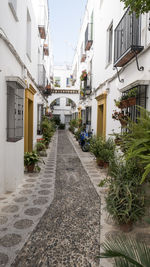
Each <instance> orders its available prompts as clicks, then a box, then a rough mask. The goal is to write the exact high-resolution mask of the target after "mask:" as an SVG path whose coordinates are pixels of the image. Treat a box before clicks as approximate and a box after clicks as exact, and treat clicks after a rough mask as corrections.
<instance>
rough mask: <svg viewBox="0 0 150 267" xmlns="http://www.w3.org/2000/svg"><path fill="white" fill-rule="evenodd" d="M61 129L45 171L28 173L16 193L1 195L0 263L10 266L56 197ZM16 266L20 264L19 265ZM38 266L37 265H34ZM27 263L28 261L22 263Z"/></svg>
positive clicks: (2, 266) (42, 167)
mask: <svg viewBox="0 0 150 267" xmlns="http://www.w3.org/2000/svg"><path fill="white" fill-rule="evenodd" d="M56 155H57V133H56V134H55V136H54V137H53V139H52V142H51V144H50V148H49V149H48V157H47V158H43V159H44V161H45V165H44V164H41V166H40V167H41V172H40V173H39V174H38V173H33V174H25V179H24V181H23V182H22V184H21V185H20V186H19V187H18V188H17V190H16V191H15V192H14V193H11V192H9V193H7V194H4V195H1V197H0V267H10V266H11V264H12V262H13V261H14V259H15V258H16V255H17V254H18V253H19V251H20V249H21V248H22V247H23V246H24V244H25V242H26V241H27V239H28V238H29V236H30V234H31V233H32V231H33V229H34V228H35V227H36V225H37V224H38V222H39V221H40V219H41V217H42V216H43V214H44V212H45V211H46V209H47V208H48V207H49V206H50V204H51V202H52V200H53V198H54V186H55V172H56ZM15 266H16V265H15ZM31 266H32V267H36V266H35V265H31ZM21 267H24V265H21Z"/></svg>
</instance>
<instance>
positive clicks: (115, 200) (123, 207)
mask: <svg viewBox="0 0 150 267" xmlns="http://www.w3.org/2000/svg"><path fill="white" fill-rule="evenodd" d="M111 163H112V162H111ZM110 168H111V171H110V172H109V173H110V175H111V178H110V179H109V190H108V194H107V196H106V209H107V211H108V212H109V213H110V215H112V217H113V219H114V220H115V221H117V222H118V223H119V224H126V223H129V222H136V221H137V220H138V219H140V218H141V217H142V216H143V215H144V214H145V197H144V190H143V187H142V186H140V184H139V182H140V179H141V175H140V173H139V171H138V168H137V165H136V163H135V162H133V161H132V162H131V161H127V162H123V161H120V160H119V159H116V160H114V161H113V164H112V165H111V164H110Z"/></svg>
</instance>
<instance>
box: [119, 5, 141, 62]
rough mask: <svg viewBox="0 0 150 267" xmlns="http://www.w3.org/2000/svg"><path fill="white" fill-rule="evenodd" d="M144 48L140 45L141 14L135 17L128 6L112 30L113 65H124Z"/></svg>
mask: <svg viewBox="0 0 150 267" xmlns="http://www.w3.org/2000/svg"><path fill="white" fill-rule="evenodd" d="M143 49H144V46H141V16H139V17H136V14H135V12H133V13H131V12H130V9H129V8H128V9H127V10H126V12H125V14H124V15H123V17H122V18H121V20H120V22H119V24H118V25H117V27H116V28H115V31H114V67H123V66H125V65H126V64H127V63H128V62H129V61H130V60H131V59H132V58H134V57H135V55H136V54H139V53H140V52H141V51H142V50H143Z"/></svg>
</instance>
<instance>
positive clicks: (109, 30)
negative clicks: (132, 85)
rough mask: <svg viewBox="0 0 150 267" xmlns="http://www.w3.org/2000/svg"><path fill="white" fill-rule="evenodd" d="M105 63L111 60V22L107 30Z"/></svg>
mask: <svg viewBox="0 0 150 267" xmlns="http://www.w3.org/2000/svg"><path fill="white" fill-rule="evenodd" d="M107 40H108V45H107V64H110V63H111V62H112V45H113V23H111V24H110V26H109V28H108V30H107Z"/></svg>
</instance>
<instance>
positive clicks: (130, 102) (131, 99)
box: [128, 97, 136, 106]
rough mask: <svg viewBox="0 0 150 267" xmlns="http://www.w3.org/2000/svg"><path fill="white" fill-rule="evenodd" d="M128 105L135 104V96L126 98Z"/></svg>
mask: <svg viewBox="0 0 150 267" xmlns="http://www.w3.org/2000/svg"><path fill="white" fill-rule="evenodd" d="M128 103H129V106H135V105H136V97H131V98H129V99H128Z"/></svg>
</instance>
